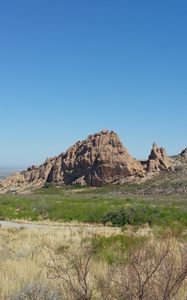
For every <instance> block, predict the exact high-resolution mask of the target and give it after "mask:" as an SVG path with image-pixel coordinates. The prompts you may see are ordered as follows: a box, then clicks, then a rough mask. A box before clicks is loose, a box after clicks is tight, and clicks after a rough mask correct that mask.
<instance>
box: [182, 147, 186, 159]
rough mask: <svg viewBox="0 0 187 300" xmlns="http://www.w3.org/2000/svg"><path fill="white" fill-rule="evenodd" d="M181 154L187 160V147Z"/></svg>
mask: <svg viewBox="0 0 187 300" xmlns="http://www.w3.org/2000/svg"><path fill="white" fill-rule="evenodd" d="M180 156H181V157H183V158H184V159H186V160H187V148H185V149H184V150H183V151H182V152H181V153H180Z"/></svg>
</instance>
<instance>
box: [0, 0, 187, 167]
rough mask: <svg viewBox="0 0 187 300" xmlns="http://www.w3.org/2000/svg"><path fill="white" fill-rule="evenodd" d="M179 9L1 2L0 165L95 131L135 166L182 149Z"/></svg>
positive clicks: (183, 53)
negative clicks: (154, 153)
mask: <svg viewBox="0 0 187 300" xmlns="http://www.w3.org/2000/svg"><path fill="white" fill-rule="evenodd" d="M186 115H187V1H185V0H184V1H183V0H178V1H177V0H175V1H173V0H164V1H163V0H156V1H154V0H141V1H140V0H94V1H93V0H50V1H49V0H32V1H31V0H30V1H25V0H16V1H15V0H6V1H5V0H4V1H0V126H1V146H0V165H30V164H33V163H35V164H38V163H41V162H43V160H45V159H46V157H48V156H53V155H57V154H59V153H61V152H63V151H64V150H66V148H67V147H69V146H70V145H71V144H73V143H74V142H75V141H76V140H81V139H83V138H85V137H86V136H87V135H88V134H90V133H94V132H97V131H99V130H101V129H103V128H108V129H113V130H115V131H116V132H117V133H118V134H119V135H120V137H121V140H122V141H123V143H124V145H125V146H126V147H128V149H129V152H130V153H131V154H132V155H133V156H134V157H136V158H145V157H147V156H148V154H149V151H150V147H151V145H152V143H153V142H156V143H158V144H159V145H162V146H164V147H165V148H166V150H167V152H168V153H169V154H175V153H178V152H179V151H180V150H182V148H184V147H185V146H187V139H186V137H187V134H186V131H187V116H186Z"/></svg>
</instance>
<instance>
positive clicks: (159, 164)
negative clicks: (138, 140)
mask: <svg viewBox="0 0 187 300" xmlns="http://www.w3.org/2000/svg"><path fill="white" fill-rule="evenodd" d="M172 163H173V162H172V159H171V158H170V157H169V156H167V153H166V150H165V149H164V148H162V147H161V148H159V147H158V146H157V145H156V144H155V143H154V144H153V146H152V149H151V153H150V155H149V158H148V160H147V164H146V171H147V172H158V171H165V170H170V169H171V167H172Z"/></svg>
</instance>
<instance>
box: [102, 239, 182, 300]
mask: <svg viewBox="0 0 187 300" xmlns="http://www.w3.org/2000/svg"><path fill="white" fill-rule="evenodd" d="M106 277H107V281H105V282H104V283H103V285H102V290H101V294H102V293H103V292H104V296H105V295H106V293H108V299H112V300H114V299H115V300H118V299H120V300H123V299H124V300H126V299H128V300H134V299H139V300H150V299H154V300H171V299H180V300H185V299H186V296H187V294H186V285H185V284H186V283H185V280H186V278H187V255H186V252H184V251H183V249H181V246H180V243H178V242H177V241H176V240H175V239H174V238H173V237H168V238H167V239H164V240H159V241H158V240H151V241H149V242H148V243H146V244H144V246H142V247H137V248H136V249H135V248H133V249H130V250H129V252H128V259H126V260H124V261H121V263H120V264H112V265H110V267H109V269H108V275H107V276H106Z"/></svg>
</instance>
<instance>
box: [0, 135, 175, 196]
mask: <svg viewBox="0 0 187 300" xmlns="http://www.w3.org/2000/svg"><path fill="white" fill-rule="evenodd" d="M170 166H171V160H170V159H169V158H168V157H167V154H166V152H165V150H164V149H163V148H158V147H157V146H156V144H155V145H153V148H152V151H151V154H150V156H149V159H148V160H147V161H146V162H140V161H138V160H136V159H134V158H133V157H132V156H130V154H129V153H128V151H127V149H126V148H125V147H124V146H123V145H122V143H121V141H120V139H119V137H118V135H117V134H116V133H115V132H114V131H108V130H102V131H101V132H98V133H96V134H93V135H89V136H88V138H87V139H86V140H83V141H78V142H77V143H76V144H74V145H73V146H72V147H70V148H69V149H68V150H67V151H66V152H65V153H61V154H60V155H59V156H56V157H53V158H49V159H47V160H46V161H45V162H44V163H43V164H42V165H40V166H39V167H37V166H32V167H29V168H28V169H27V170H25V171H22V172H18V173H15V174H13V175H11V176H9V177H7V178H6V179H5V180H3V181H1V182H0V193H6V192H15V193H17V192H19V193H22V192H25V191H28V190H32V189H36V188H40V187H43V186H44V185H45V184H46V183H52V184H54V185H60V186H62V185H71V184H80V185H90V186H102V185H105V184H123V183H125V182H127V181H128V182H129V181H130V182H132V181H133V182H134V181H140V180H142V179H145V178H146V175H147V173H150V172H158V171H162V170H168V169H169V168H170Z"/></svg>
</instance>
